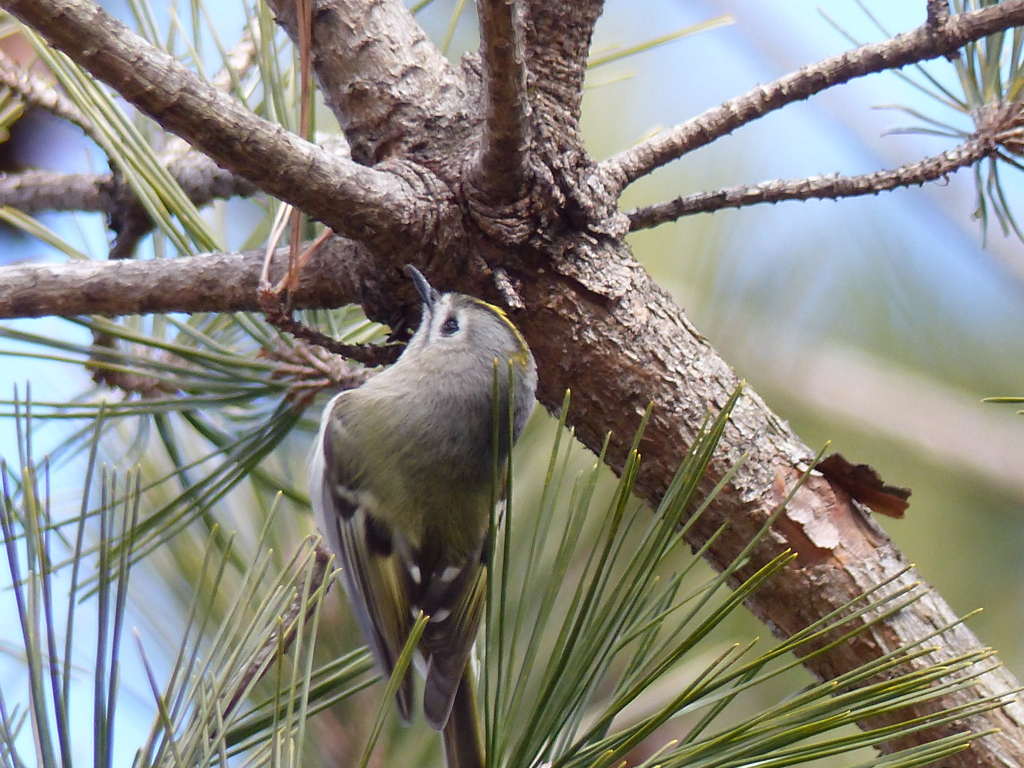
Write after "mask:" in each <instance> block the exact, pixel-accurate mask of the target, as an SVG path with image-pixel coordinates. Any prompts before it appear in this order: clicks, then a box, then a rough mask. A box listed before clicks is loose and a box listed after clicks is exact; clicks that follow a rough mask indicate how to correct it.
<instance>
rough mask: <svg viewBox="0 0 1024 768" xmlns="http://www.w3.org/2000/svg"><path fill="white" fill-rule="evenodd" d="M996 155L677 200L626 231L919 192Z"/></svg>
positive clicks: (643, 212)
mask: <svg viewBox="0 0 1024 768" xmlns="http://www.w3.org/2000/svg"><path fill="white" fill-rule="evenodd" d="M995 151H996V147H995V144H994V143H993V142H992V141H991V140H989V139H988V138H974V139H972V140H971V141H969V142H966V143H965V144H962V145H961V146H959V147H957V148H956V149H954V150H950V151H948V152H943V153H942V154H941V155H938V156H936V157H929V158H927V159H925V160H921V161H920V162H917V163H909V164H907V165H902V166H900V167H899V168H895V169H893V170H891V171H875V172H874V173H865V174H862V175H859V176H840V175H839V174H833V175H831V176H815V177H811V178H806V179H788V180H783V179H777V180H775V181H765V182H762V183H760V184H756V185H754V186H748V185H740V186H735V187H729V188H727V189H719V190H715V191H714V192H698V193H697V194H695V195H688V196H686V197H677V198H676V199H675V200H669V201H666V202H663V203H655V204H654V205H646V206H643V207H641V208H636V209H634V210H632V211H629V212H628V213H627V214H626V215H627V216H628V217H629V223H630V231H633V232H635V231H636V230H639V229H650V228H651V227H656V226H658V225H659V224H664V223H666V222H669V221H676V220H677V219H680V218H682V217H683V216H691V215H693V214H695V213H713V212H714V211H719V210H722V209H723V208H742V207H744V206H748V205H756V204H758V203H778V202H782V201H783V200H821V199H830V200H837V199H839V198H843V197H859V196H863V195H877V194H878V193H879V192H885V191H888V190H893V189H897V188H900V187H910V186H914V185H917V186H921V185H923V184H925V183H927V182H929V181H935V180H937V179H942V178H945V177H946V176H948V175H949V174H951V173H955V172H956V171H958V170H959V169H961V168H965V167H967V166H971V165H974V164H975V163H976V162H978V161H979V160H981V159H982V158H984V157H987V156H989V155H991V154H992V153H994V152H995Z"/></svg>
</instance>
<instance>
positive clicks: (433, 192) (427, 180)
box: [374, 158, 462, 252]
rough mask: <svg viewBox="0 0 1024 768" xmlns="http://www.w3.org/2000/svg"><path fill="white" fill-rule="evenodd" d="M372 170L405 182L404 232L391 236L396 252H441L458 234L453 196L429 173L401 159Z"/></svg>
mask: <svg viewBox="0 0 1024 768" xmlns="http://www.w3.org/2000/svg"><path fill="white" fill-rule="evenodd" d="M374 169H375V170H378V171H385V172H387V173H392V174H394V175H395V176H397V177H399V178H400V179H401V180H402V181H404V182H405V184H406V186H407V189H408V198H409V200H410V202H411V203H412V204H411V205H408V207H407V211H408V214H409V215H408V216H407V217H406V221H405V226H404V228H403V231H402V232H394V233H392V235H393V240H394V248H395V250H396V251H398V252H409V251H423V250H435V249H436V250H444V248H445V246H446V245H447V244H448V243H450V242H451V241H452V240H453V239H454V238H456V237H458V236H459V235H460V234H461V232H462V227H461V224H460V215H459V210H458V207H457V206H456V205H455V195H454V193H453V192H452V190H451V188H450V187H449V186H448V185H447V184H446V183H445V182H444V181H442V180H441V179H440V178H439V177H438V176H437V175H436V174H434V173H433V172H432V171H431V170H430V169H428V168H426V167H424V166H423V165H420V164H419V163H415V162H412V161H410V160H405V159H400V158H390V159H388V160H384V161H382V162H380V163H378V164H377V165H376V166H374Z"/></svg>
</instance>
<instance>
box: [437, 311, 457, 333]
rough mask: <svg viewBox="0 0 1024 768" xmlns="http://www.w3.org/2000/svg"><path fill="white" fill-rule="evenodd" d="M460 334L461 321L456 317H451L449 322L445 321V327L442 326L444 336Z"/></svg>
mask: <svg viewBox="0 0 1024 768" xmlns="http://www.w3.org/2000/svg"><path fill="white" fill-rule="evenodd" d="M458 332H459V321H458V320H457V319H456V318H455V315H451V316H450V317H449V318H448V319H447V320H445V321H444V325H442V326H441V335H442V336H454V335H455V334H456V333H458Z"/></svg>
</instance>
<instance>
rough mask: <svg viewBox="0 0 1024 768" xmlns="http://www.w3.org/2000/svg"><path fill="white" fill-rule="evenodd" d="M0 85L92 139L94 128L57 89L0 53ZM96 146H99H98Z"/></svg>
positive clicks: (0, 51)
mask: <svg viewBox="0 0 1024 768" xmlns="http://www.w3.org/2000/svg"><path fill="white" fill-rule="evenodd" d="M0 82H2V83H3V84H4V85H6V86H7V87H8V88H10V89H11V90H12V91H14V92H15V93H17V94H18V95H19V96H21V98H22V99H23V100H24V101H25V102H26V103H27V104H31V105H32V106H34V107H39V108H40V109H44V110H46V111H47V112H49V113H50V114H51V115H54V116H55V117H59V118H60V119H61V120H67V121H68V122H69V123H72V124H74V125H77V126H78V127H79V128H81V129H82V132H83V133H85V135H86V136H89V137H90V138H95V135H94V133H93V124H92V122H91V121H90V120H89V118H87V117H86V116H85V115H83V114H82V112H81V110H79V108H78V107H76V106H75V104H74V102H72V101H71V99H69V98H68V97H67V96H65V95H64V94H63V93H61V92H60V91H59V90H58V89H57V86H56V85H54V84H53V83H50V82H48V81H47V80H45V79H44V78H42V77H40V76H39V75H37V74H35V73H34V72H30V71H28V70H27V69H25V68H24V67H22V66H20V65H19V64H18V62H16V61H15V60H14V59H12V58H11V57H10V56H8V55H7V54H6V53H4V52H3V51H2V50H0ZM97 143H98V142H97Z"/></svg>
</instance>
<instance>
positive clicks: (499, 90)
mask: <svg viewBox="0 0 1024 768" xmlns="http://www.w3.org/2000/svg"><path fill="white" fill-rule="evenodd" d="M477 15H478V16H479V19H480V58H481V59H482V60H483V64H484V126H483V137H482V143H481V147H480V152H479V154H478V155H477V161H476V168H475V169H474V172H473V173H472V176H473V178H474V185H475V187H476V190H477V191H478V192H479V193H480V195H481V196H482V197H483V198H485V199H489V200H491V201H493V202H495V203H500V202H514V201H516V200H518V199H519V198H520V197H521V196H522V195H523V193H524V192H525V191H526V189H525V188H526V174H527V152H528V150H529V146H530V123H529V119H530V105H529V103H528V102H527V100H526V65H525V61H524V53H523V33H522V27H523V20H522V18H521V12H520V5H519V2H518V0H479V2H478V3H477Z"/></svg>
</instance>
